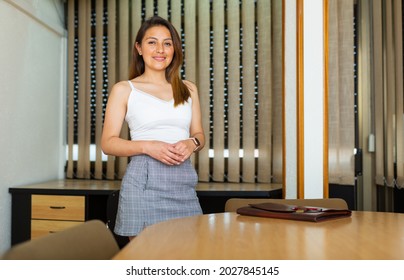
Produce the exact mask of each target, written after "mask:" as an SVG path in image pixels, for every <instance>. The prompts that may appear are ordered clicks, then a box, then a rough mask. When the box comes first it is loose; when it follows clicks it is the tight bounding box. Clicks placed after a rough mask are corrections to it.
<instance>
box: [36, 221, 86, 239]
mask: <svg viewBox="0 0 404 280" xmlns="http://www.w3.org/2000/svg"><path fill="white" fill-rule="evenodd" d="M81 223H83V222H72V221H56V220H54V221H52V220H50V221H48V220H31V239H34V238H38V237H41V236H44V235H48V234H50V233H55V232H59V231H62V230H65V229H67V228H70V227H73V226H77V225H79V224H81Z"/></svg>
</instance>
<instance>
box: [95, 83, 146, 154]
mask: <svg viewBox="0 0 404 280" xmlns="http://www.w3.org/2000/svg"><path fill="white" fill-rule="evenodd" d="M129 94H130V86H129V85H128V84H127V82H126V83H125V82H119V83H117V84H115V85H114V86H113V87H112V90H111V93H110V95H109V98H108V102H107V107H106V110H105V118H104V128H103V131H102V136H101V148H102V151H103V152H104V153H105V154H107V155H113V156H132V155H136V154H141V153H143V145H141V144H140V143H134V142H132V141H130V140H126V139H122V138H120V133H121V129H122V125H123V123H124V121H125V115H126V106H127V102H128V97H129Z"/></svg>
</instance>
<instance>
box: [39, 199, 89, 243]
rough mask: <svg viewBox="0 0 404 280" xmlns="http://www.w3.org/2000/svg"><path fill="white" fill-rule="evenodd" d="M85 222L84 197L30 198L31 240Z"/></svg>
mask: <svg viewBox="0 0 404 280" xmlns="http://www.w3.org/2000/svg"><path fill="white" fill-rule="evenodd" d="M84 221H85V196H73V195H41V194H35V195H32V196H31V239H34V238H37V237H40V236H43V235H46V234H49V233H54V232H58V231H61V230H64V229H66V228H69V227H72V226H75V225H78V224H80V223H82V222H84Z"/></svg>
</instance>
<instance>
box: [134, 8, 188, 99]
mask: <svg viewBox="0 0 404 280" xmlns="http://www.w3.org/2000/svg"><path fill="white" fill-rule="evenodd" d="M154 26H165V27H166V28H167V29H168V30H169V31H170V34H171V38H172V41H173V46H174V57H173V60H172V61H171V63H170V65H169V66H168V67H167V68H166V79H167V81H168V82H169V83H170V84H171V87H172V89H173V97H174V106H177V105H180V104H184V102H186V101H188V98H189V97H190V92H189V89H188V87H187V86H186V85H185V84H184V83H183V82H182V80H181V79H180V76H179V69H180V67H181V65H182V62H183V54H182V48H181V40H180V36H179V35H178V33H177V30H176V29H175V27H174V26H173V25H172V24H171V23H170V22H169V21H168V20H165V19H163V18H162V17H159V16H153V17H150V18H149V19H147V20H146V21H145V22H143V24H142V26H141V27H140V28H139V31H138V33H137V35H136V40H135V43H134V46H133V51H132V61H131V67H130V69H129V79H134V78H136V77H138V76H140V75H142V74H143V73H144V71H145V64H144V61H143V57H142V56H141V55H139V53H138V51H137V49H136V43H138V44H141V43H142V40H143V37H144V35H145V34H146V31H147V30H148V29H149V28H151V27H154Z"/></svg>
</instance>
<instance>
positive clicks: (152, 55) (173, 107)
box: [101, 16, 205, 238]
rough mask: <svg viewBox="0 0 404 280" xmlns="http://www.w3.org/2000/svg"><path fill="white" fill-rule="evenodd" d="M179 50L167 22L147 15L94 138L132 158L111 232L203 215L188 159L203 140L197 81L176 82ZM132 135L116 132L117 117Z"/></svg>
mask: <svg viewBox="0 0 404 280" xmlns="http://www.w3.org/2000/svg"><path fill="white" fill-rule="evenodd" d="M182 60H183V54H182V50H181V40H180V37H179V36H178V33H177V31H176V30H175V28H174V27H173V25H172V24H171V23H170V22H168V21H167V20H165V19H163V18H161V17H158V16H154V17H151V18H149V19H148V20H146V21H145V22H144V23H143V25H142V26H141V27H140V29H139V31H138V34H137V36H136V42H135V45H134V48H133V59H132V66H131V69H130V71H131V73H130V80H129V81H121V82H118V83H117V84H115V85H114V86H113V88H112V90H111V93H110V95H109V99H108V103H107V108H106V112H105V119H104V128H103V133H102V139H101V146H102V150H103V152H104V153H105V154H108V155H114V156H129V157H131V159H130V162H129V164H128V167H127V170H126V173H125V176H124V178H123V180H122V185H121V190H120V197H119V205H118V214H117V218H116V225H115V230H114V231H115V233H116V234H118V235H121V236H128V237H129V238H132V237H134V236H136V235H137V234H138V233H139V232H140V231H142V230H143V229H144V227H146V226H148V225H151V224H154V223H157V222H160V221H164V220H168V219H172V218H177V217H184V216H191V215H198V214H202V211H201V207H200V205H199V201H198V198H197V196H196V192H195V186H196V184H197V182H198V177H197V174H196V171H195V169H194V168H193V165H192V163H191V161H190V159H189V157H190V156H191V155H192V153H194V152H197V151H200V150H201V149H202V148H203V146H204V144H205V137H204V131H203V128H202V120H201V111H200V104H199V98H198V91H197V88H196V86H195V85H194V84H193V83H191V82H189V81H182V80H181V79H180V77H179V68H180V66H181V65H182ZM124 121H126V122H127V123H128V126H129V129H130V137H131V140H125V139H122V138H120V136H119V135H120V132H121V128H122V124H123V122H124Z"/></svg>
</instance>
